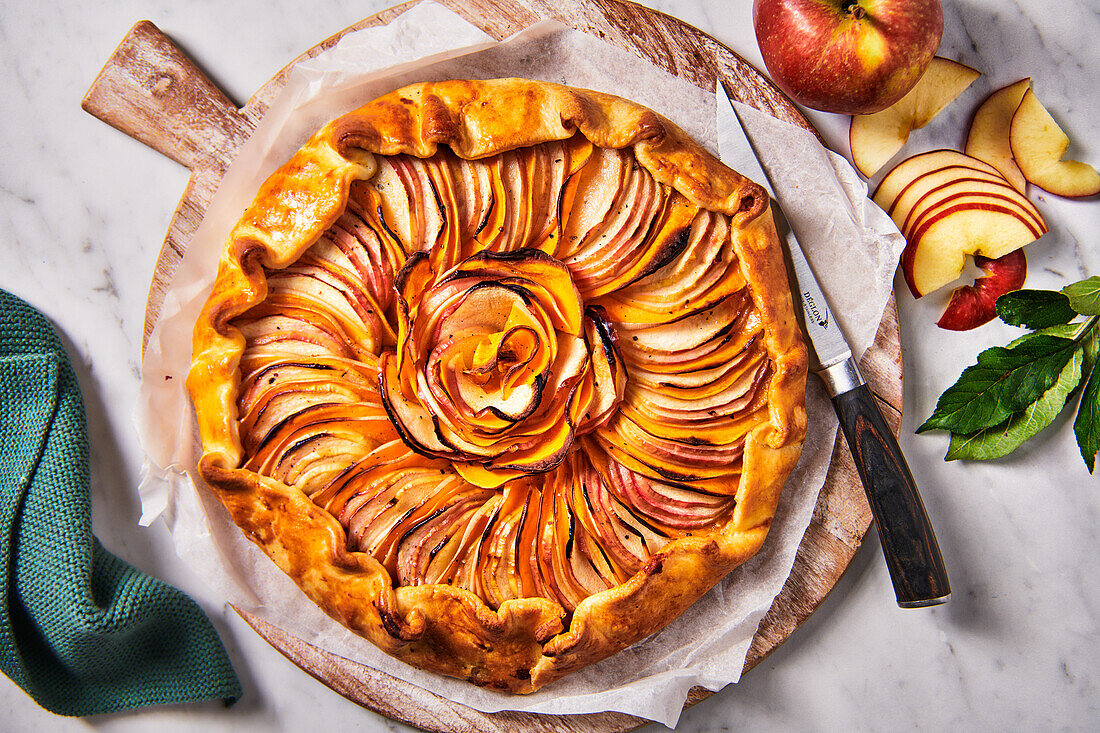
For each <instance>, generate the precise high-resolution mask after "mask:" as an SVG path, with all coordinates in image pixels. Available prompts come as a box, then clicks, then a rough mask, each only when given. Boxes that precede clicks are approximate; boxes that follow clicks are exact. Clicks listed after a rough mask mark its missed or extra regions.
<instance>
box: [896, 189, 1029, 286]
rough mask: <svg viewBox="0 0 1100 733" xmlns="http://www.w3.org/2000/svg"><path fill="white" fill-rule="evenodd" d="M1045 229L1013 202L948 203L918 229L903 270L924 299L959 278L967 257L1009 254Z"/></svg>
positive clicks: (903, 256) (903, 259) (905, 255)
mask: <svg viewBox="0 0 1100 733" xmlns="http://www.w3.org/2000/svg"><path fill="white" fill-rule="evenodd" d="M1042 233H1043V232H1042V231H1037V230H1036V229H1035V225H1034V224H1033V223H1032V222H1031V221H1028V220H1027V219H1024V218H1022V217H1021V216H1020V215H1019V214H1018V213H1017V210H1014V209H1012V208H1009V207H1007V206H1000V205H995V204H992V203H970V204H959V205H957V206H948V207H946V208H944V209H943V210H941V211H939V212H937V213H936V214H935V215H934V216H931V217H928V218H926V219H925V220H924V221H923V222H922V223H921V225H920V226H919V227H917V228H916V229H914V231H913V232H912V234H911V235H910V237H909V238H908V242H909V243H908V244H907V245H906V247H905V249H904V250H903V251H902V253H901V268H902V274H903V275H904V276H905V282H906V284H907V285H908V286H909V290H910V291H911V292H912V293H913V296H914V297H916V298H919V297H921V296H922V295H925V294H927V293H930V292H932V291H933V290H937V289H939V288H941V287H943V286H944V285H947V284H948V283H950V282H951V281H953V280H955V279H956V278H958V277H959V275H961V274H962V270H963V265H964V264H965V261H966V260H965V258H966V255H982V256H985V257H990V258H997V257H1003V256H1004V255H1006V254H1008V253H1009V252H1012V251H1013V250H1016V249H1019V248H1020V247H1023V246H1024V245H1025V244H1028V243H1030V242H1033V241H1035V240H1036V239H1037V238H1038V237H1039V236H1041V235H1042Z"/></svg>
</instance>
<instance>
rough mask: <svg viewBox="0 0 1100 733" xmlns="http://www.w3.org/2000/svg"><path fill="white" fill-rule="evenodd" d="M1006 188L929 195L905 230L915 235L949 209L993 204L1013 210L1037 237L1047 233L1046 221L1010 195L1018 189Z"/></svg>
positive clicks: (913, 211)
mask: <svg viewBox="0 0 1100 733" xmlns="http://www.w3.org/2000/svg"><path fill="white" fill-rule="evenodd" d="M1004 188H1005V189H1006V193H1004V194H989V193H984V192H977V193H975V192H972V191H959V192H955V193H953V194H951V195H950V196H945V197H943V198H934V197H931V196H929V197H928V199H927V200H926V201H924V202H921V205H919V206H917V207H914V209H913V210H912V211H911V212H910V215H909V220H908V221H907V222H906V230H905V231H907V232H908V236H909V237H915V236H916V234H917V232H919V231H921V229H922V228H923V227H924V225H925V224H926V223H928V222H930V221H933V220H934V219H935V218H936V217H938V216H939V215H940V213H942V212H945V211H947V210H949V209H965V208H972V207H975V206H976V207H985V206H993V207H1000V208H1004V209H1007V210H1008V211H1011V212H1012V214H1013V215H1015V216H1017V217H1019V218H1020V220H1021V221H1023V222H1024V224H1026V225H1027V226H1028V228H1029V229H1030V230H1031V231H1032V233H1033V234H1034V235H1035V238H1036V239H1038V238H1039V237H1041V236H1042V235H1043V234H1045V233H1046V230H1047V229H1046V222H1044V221H1043V220H1042V219H1041V218H1038V217H1036V216H1035V215H1034V214H1032V212H1030V211H1028V210H1027V209H1026V208H1024V207H1022V206H1020V205H1019V204H1018V203H1017V202H1016V201H1015V200H1013V199H1012V198H1010V197H1009V196H1010V194H1008V193H1007V191H1011V192H1013V193H1018V192H1017V191H1016V189H1014V188H1011V187H1009V186H1005V187H1004Z"/></svg>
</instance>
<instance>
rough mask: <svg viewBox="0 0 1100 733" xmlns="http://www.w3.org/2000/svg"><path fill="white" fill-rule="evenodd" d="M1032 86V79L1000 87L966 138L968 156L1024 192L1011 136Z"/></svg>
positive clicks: (976, 114)
mask: <svg viewBox="0 0 1100 733" xmlns="http://www.w3.org/2000/svg"><path fill="white" fill-rule="evenodd" d="M1030 87H1031V78H1030V77H1028V78H1027V79H1020V81H1018V82H1016V83H1014V84H1009V85H1008V86H1006V87H1001V88H1000V89H998V90H997V91H995V92H993V93H992V94H990V95H989V96H988V97H986V99H985V101H984V102H982V103H981V105H980V106H979V107H978V109H977V110H976V111H975V112H974V118H973V119H972V120H971V121H970V131H969V132H968V133H967V135H966V147H965V148H964V149H965V150H966V154H967V155H971V156H973V157H975V158H978V159H979V160H984V161H985V162H986V163H989V164H990V165H992V166H993V167H994V168H996V169H997V170H999V171H1000V172H1001V175H1003V176H1004V177H1005V178H1007V179H1008V182H1009V183H1011V184H1012V186H1013V187H1014V188H1015V189H1016V190H1017V191H1020V192H1021V193H1022V192H1023V190H1024V187H1025V186H1026V185H1027V181H1026V180H1025V179H1024V174H1023V173H1022V172H1021V171H1020V166H1018V165H1016V160H1015V158H1013V157H1012V145H1011V144H1010V143H1009V133H1010V130H1011V128H1012V116H1013V115H1015V114H1016V109H1017V108H1018V107H1019V106H1020V101H1021V100H1022V99H1023V98H1024V93H1025V92H1027V90H1028V89H1029V88H1030Z"/></svg>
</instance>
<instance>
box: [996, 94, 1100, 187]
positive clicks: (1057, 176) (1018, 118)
mask: <svg viewBox="0 0 1100 733" xmlns="http://www.w3.org/2000/svg"><path fill="white" fill-rule="evenodd" d="M1009 143H1010V145H1011V146H1012V157H1013V158H1015V159H1016V165H1018V166H1019V167H1020V171H1021V172H1022V173H1023V174H1024V178H1026V179H1027V180H1028V181H1030V182H1031V183H1034V184H1035V185H1036V186H1038V187H1039V188H1041V189H1043V190H1044V191H1049V192H1050V193H1053V194H1055V195H1057V196H1066V197H1069V198H1084V197H1086V196H1095V195H1096V194H1098V193H1100V173H1097V172H1096V169H1095V168H1093V167H1092V166H1091V165H1089V164H1088V163H1081V162H1079V161H1076V160H1063V159H1062V156H1063V155H1065V153H1066V149H1067V148H1068V147H1069V137H1067V136H1066V133H1064V132H1063V131H1062V128H1061V127H1059V126H1058V123H1057V122H1055V121H1054V118H1053V117H1051V116H1050V113H1049V112H1047V110H1046V108H1045V107H1044V106H1043V103H1042V102H1040V101H1039V98H1038V97H1037V96H1035V92H1033V91H1032V90H1031V89H1028V90H1027V92H1026V93H1025V94H1024V97H1023V99H1022V100H1020V106H1019V107H1018V108H1017V109H1016V114H1014V115H1013V116H1012V127H1011V131H1010V133H1009Z"/></svg>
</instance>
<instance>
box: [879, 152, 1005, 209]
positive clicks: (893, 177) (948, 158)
mask: <svg viewBox="0 0 1100 733" xmlns="http://www.w3.org/2000/svg"><path fill="white" fill-rule="evenodd" d="M948 168H969V169H971V170H975V171H980V172H982V173H985V174H987V175H991V176H994V177H996V178H998V179H1001V178H1004V176H1002V175H1001V173H1000V171H998V170H997V169H996V168H994V167H993V166H991V165H990V164H989V163H986V162H984V161H981V160H978V159H977V158H972V157H970V156H969V155H966V154H965V153H960V152H959V151H957V150H946V149H941V150H929V151H928V152H927V153H918V154H917V155H914V156H912V157H909V158H906V159H905V160H903V161H901V162H900V163H898V164H897V165H896V166H894V168H893V169H892V170H891V171H890V172H889V173H887V174H886V175H885V176H884V177H883V179H882V182H881V183H879V184H878V188H876V189H875V194H874V196H873V197H872V198H873V199H874V202H875V203H876V204H878V205H879V206H881V207H882V208H883V209H885V210H886V211H890V207H892V206H893V205H894V201H895V200H896V199H897V198H898V196H900V195H901V194H902V193H904V191H905V189H906V188H907V187H908V186H909V185H910V184H911V183H913V182H914V181H916V180H917V179H919V178H920V177H921V176H924V175H926V174H928V173H935V172H937V171H940V170H947V169H948Z"/></svg>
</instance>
